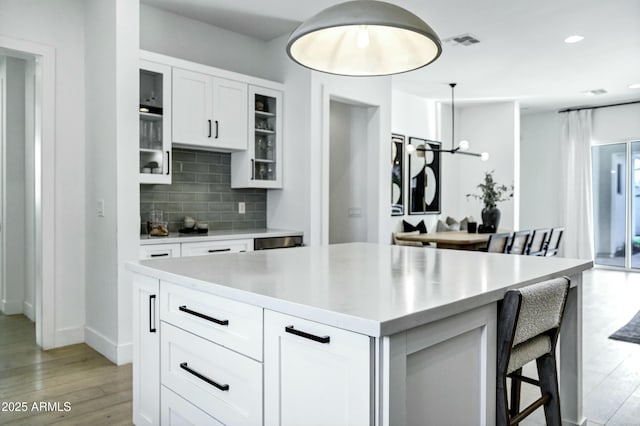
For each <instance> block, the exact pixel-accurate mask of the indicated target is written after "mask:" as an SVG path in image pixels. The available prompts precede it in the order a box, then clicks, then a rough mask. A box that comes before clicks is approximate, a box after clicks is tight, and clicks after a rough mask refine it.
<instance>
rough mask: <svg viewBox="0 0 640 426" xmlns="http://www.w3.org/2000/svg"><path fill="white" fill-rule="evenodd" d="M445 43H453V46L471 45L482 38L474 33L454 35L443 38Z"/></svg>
mask: <svg viewBox="0 0 640 426" xmlns="http://www.w3.org/2000/svg"><path fill="white" fill-rule="evenodd" d="M443 42H444V43H448V44H451V45H453V46H471V45H473V44H477V43H480V40H478V38H477V37H476V36H474V35H472V34H461V35H457V36H453V37H449V38H447V39H445V40H443Z"/></svg>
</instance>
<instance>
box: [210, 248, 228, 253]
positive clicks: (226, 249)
mask: <svg viewBox="0 0 640 426" xmlns="http://www.w3.org/2000/svg"><path fill="white" fill-rule="evenodd" d="M222 251H231V249H230V248H223V249H210V250H209V253H220V252H222Z"/></svg>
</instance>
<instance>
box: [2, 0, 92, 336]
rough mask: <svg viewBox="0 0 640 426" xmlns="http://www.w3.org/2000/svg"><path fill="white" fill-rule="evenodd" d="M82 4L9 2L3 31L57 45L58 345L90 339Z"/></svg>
mask: <svg viewBox="0 0 640 426" xmlns="http://www.w3.org/2000/svg"><path fill="white" fill-rule="evenodd" d="M82 5H83V2H82V1H81V0H58V1H55V2H43V1H39V0H4V1H2V7H1V8H0V35H3V36H7V37H11V38H15V39H22V40H27V41H30V42H34V43H40V44H43V45H47V46H53V47H54V48H55V67H56V69H55V74H56V80H55V154H54V156H55V160H54V161H55V176H54V178H53V180H54V182H55V183H54V188H55V194H53V195H54V197H53V198H54V200H55V214H54V218H55V222H54V225H53V226H54V232H55V235H56V238H55V247H54V250H53V251H54V252H55V254H56V255H55V256H56V258H55V266H54V267H55V272H54V275H55V279H54V282H55V283H56V285H55V288H54V289H53V290H54V291H55V293H54V296H53V297H54V300H53V303H55V306H56V308H55V319H54V323H55V324H53V328H54V332H55V337H54V346H63V345H66V344H71V343H78V342H82V341H83V337H84V336H83V324H84V317H85V311H84V276H85V273H84V272H85V268H84V251H85V250H84V248H85V243H84V235H83V232H82V230H84V204H85V202H84V194H85V192H84V181H85V179H84V142H85V140H84V35H83V32H84V21H83V6H82ZM49 326H51V324H49Z"/></svg>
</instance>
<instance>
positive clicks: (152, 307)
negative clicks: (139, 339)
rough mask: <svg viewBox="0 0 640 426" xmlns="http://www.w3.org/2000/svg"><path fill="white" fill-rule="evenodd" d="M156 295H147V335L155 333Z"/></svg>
mask: <svg viewBox="0 0 640 426" xmlns="http://www.w3.org/2000/svg"><path fill="white" fill-rule="evenodd" d="M155 301H156V295H155V294H150V295H149V333H155V332H156V327H155V325H156V303H155ZM152 310H153V317H152V316H151V311H152Z"/></svg>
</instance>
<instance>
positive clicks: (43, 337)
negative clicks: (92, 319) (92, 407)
mask: <svg viewBox="0 0 640 426" xmlns="http://www.w3.org/2000/svg"><path fill="white" fill-rule="evenodd" d="M0 51H4V52H5V54H7V55H9V56H17V57H23V58H25V57H26V58H32V59H34V60H35V62H36V82H35V120H34V121H35V126H34V127H35V131H34V137H35V174H36V176H35V198H36V200H35V207H36V208H35V265H36V270H35V280H36V282H35V317H36V343H37V344H38V345H39V346H41V347H42V348H43V349H50V348H53V347H55V330H56V321H55V318H56V315H55V308H56V307H55V284H56V268H55V240H56V233H55V142H56V140H55V81H56V80H55V67H56V63H55V60H56V57H55V48H54V47H52V46H47V45H44V44H40V43H34V42H31V41H26V40H20V39H15V38H11V37H6V36H0ZM2 143H3V144H4V140H3V141H2ZM3 193H4V192H3ZM1 244H3V248H4V244H5V241H4V233H3V234H2V242H1ZM3 271H4V268H3ZM3 273H4V272H3Z"/></svg>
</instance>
